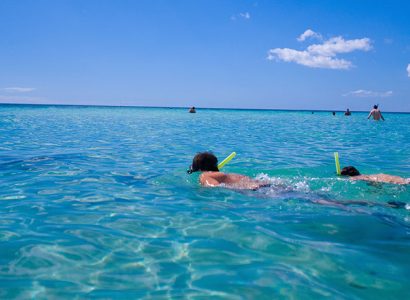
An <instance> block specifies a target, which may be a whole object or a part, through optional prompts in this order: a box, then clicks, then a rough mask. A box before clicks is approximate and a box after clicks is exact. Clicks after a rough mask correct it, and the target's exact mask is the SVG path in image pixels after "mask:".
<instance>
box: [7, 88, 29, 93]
mask: <svg viewBox="0 0 410 300" xmlns="http://www.w3.org/2000/svg"><path fill="white" fill-rule="evenodd" d="M2 90H3V91H5V92H8V93H28V92H32V91H34V90H35V88H28V87H6V88H3V89H2Z"/></svg>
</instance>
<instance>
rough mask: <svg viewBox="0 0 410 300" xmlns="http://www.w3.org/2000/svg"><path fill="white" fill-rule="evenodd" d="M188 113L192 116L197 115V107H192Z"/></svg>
mask: <svg viewBox="0 0 410 300" xmlns="http://www.w3.org/2000/svg"><path fill="white" fill-rule="evenodd" d="M188 112H189V113H191V114H194V113H196V109H195V106H192V107H191V108H190V109H189V111H188Z"/></svg>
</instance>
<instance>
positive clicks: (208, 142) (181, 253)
mask: <svg viewBox="0 0 410 300" xmlns="http://www.w3.org/2000/svg"><path fill="white" fill-rule="evenodd" d="M384 117H385V119H386V121H385V122H375V121H369V120H367V119H366V118H367V114H366V113H355V112H353V115H352V116H350V117H345V116H343V114H342V113H337V114H336V116H332V114H331V113H330V112H315V113H314V114H312V113H311V112H306V111H300V112H298V111H268V110H260V111H258V110H223V109H218V110H215V109H198V110H197V113H196V114H189V113H188V112H187V109H177V108H136V107H91V106H88V107H87V106H84V107H82V106H31V105H0V187H1V188H0V298H1V299H16V298H17V299H27V298H41V299H44V298H48V299H65V298H67V299H72V298H79V299H83V298H92V297H93V298H94V297H95V298H104V299H112V298H117V299H120V298H121V299H123V298H127V299H131V298H134V299H135V298H142V299H145V298H155V299H164V298H173V299H178V298H187V299H207V298H210V299H281V298H282V299H289V298H290V299H322V298H328V297H331V298H332V299H406V298H409V296H410V292H409V290H408V287H409V284H410V279H409V278H410V214H409V213H410V210H409V209H404V208H401V209H394V208H391V207H387V206H384V205H385V204H386V203H387V202H388V201H400V202H404V203H407V204H410V202H409V201H410V187H409V186H403V185H392V184H369V183H366V182H359V181H357V182H352V181H349V180H348V179H346V178H343V177H338V176H336V174H335V165H334V158H333V152H335V151H337V152H339V156H340V163H341V165H342V166H346V165H353V166H355V167H356V168H358V169H359V171H360V172H361V173H363V174H372V173H387V174H392V175H399V176H403V177H410V114H394V113H385V114H384ZM201 151H212V152H213V153H214V154H215V155H216V156H217V157H218V158H219V160H222V159H223V158H225V157H226V156H228V155H229V154H230V153H231V152H233V151H235V152H236V153H237V156H236V157H235V158H234V159H233V160H232V161H231V162H230V163H229V164H227V165H226V166H225V168H224V169H223V171H224V172H233V173H240V174H244V175H248V176H251V177H253V178H262V179H265V180H268V181H270V182H271V183H272V186H271V187H270V188H266V189H261V190H259V191H246V192H245V191H235V190H229V189H224V188H204V187H201V186H200V185H199V184H198V174H195V173H194V174H192V175H188V174H187V173H186V169H187V168H188V166H189V165H190V164H191V162H192V158H193V156H194V155H195V154H196V153H197V152H201ZM318 199H325V200H326V201H328V202H329V203H342V204H335V205H332V204H329V205H328V204H326V205H323V204H320V203H318V202H317V200H318ZM351 200H360V201H367V202H369V203H371V204H372V205H352V204H349V203H348V201H351ZM343 203H345V205H344V204H343Z"/></svg>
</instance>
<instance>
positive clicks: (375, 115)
mask: <svg viewBox="0 0 410 300" xmlns="http://www.w3.org/2000/svg"><path fill="white" fill-rule="evenodd" d="M370 117H373V119H374V120H375V121H380V119H382V120H383V121H384V118H383V115H382V113H381V111H380V110H379V109H378V108H373V109H372V110H371V111H370V113H369V116H368V117H367V119H370Z"/></svg>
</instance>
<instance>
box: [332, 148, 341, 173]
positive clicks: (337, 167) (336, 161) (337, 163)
mask: <svg viewBox="0 0 410 300" xmlns="http://www.w3.org/2000/svg"><path fill="white" fill-rule="evenodd" d="M333 155H334V156H335V164H336V173H337V175H341V172H340V162H339V152H334V153H333Z"/></svg>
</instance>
